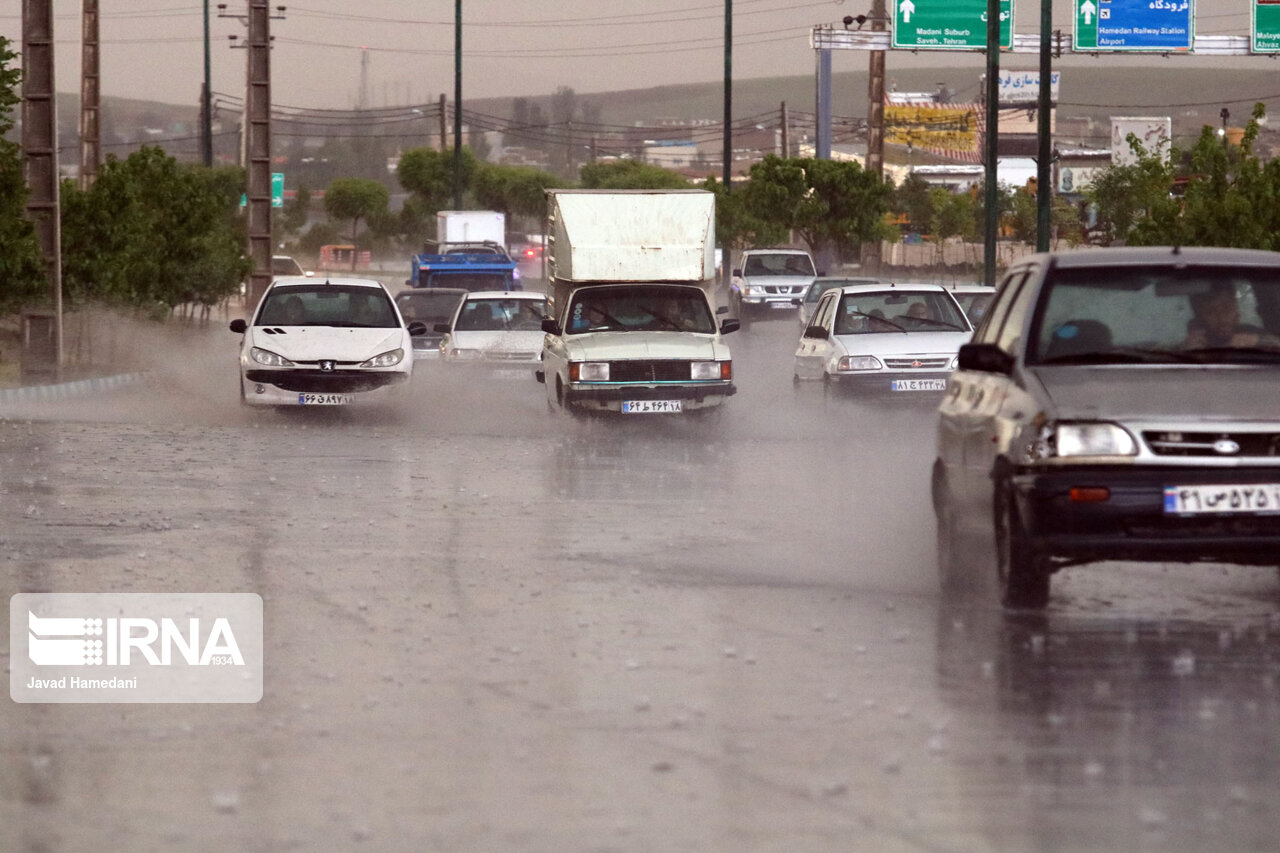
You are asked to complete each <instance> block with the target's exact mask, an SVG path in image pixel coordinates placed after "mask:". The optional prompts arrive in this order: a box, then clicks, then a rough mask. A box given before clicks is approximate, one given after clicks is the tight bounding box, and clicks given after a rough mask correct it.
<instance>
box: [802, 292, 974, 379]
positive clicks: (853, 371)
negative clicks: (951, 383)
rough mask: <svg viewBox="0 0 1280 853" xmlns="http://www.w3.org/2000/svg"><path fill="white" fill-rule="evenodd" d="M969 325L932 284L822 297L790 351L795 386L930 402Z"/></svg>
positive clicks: (953, 363) (948, 297) (955, 305)
mask: <svg viewBox="0 0 1280 853" xmlns="http://www.w3.org/2000/svg"><path fill="white" fill-rule="evenodd" d="M972 335H973V326H972V324H971V323H970V322H969V320H968V318H967V317H965V314H964V312H963V311H962V310H960V305H959V304H958V303H957V302H956V300H955V299H954V298H953V297H952V295H951V294H950V293H949V292H948V291H947V289H946V288H944V287H943V286H942V285H938V284H856V285H850V286H847V287H838V288H833V289H831V290H828V291H827V292H826V293H824V294H822V297H821V298H820V299H819V301H818V306H817V308H815V309H814V312H813V317H812V318H811V319H810V320H809V325H808V326H806V327H805V330H804V332H803V334H802V335H801V336H800V342H799V344H798V345H797V347H796V356H795V381H796V384H799V383H800V382H801V381H802V380H812V379H820V380H822V381H823V383H824V385H825V387H826V389H827V390H828V391H831V392H835V391H841V392H847V393H849V394H850V395H852V396H853V397H854V398H855V399H857V398H862V399H876V398H879V399H889V398H899V399H903V400H921V401H926V402H932V403H936V402H937V401H938V400H939V399H940V398H941V397H942V393H943V392H944V391H945V390H946V388H947V377H948V375H950V373H951V371H952V370H953V369H954V368H955V366H956V356H957V354H958V353H959V351H960V346H961V345H962V344H966V343H968V342H969V338H970V337H971V336H972Z"/></svg>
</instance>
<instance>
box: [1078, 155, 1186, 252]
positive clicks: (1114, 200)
mask: <svg viewBox="0 0 1280 853" xmlns="http://www.w3.org/2000/svg"><path fill="white" fill-rule="evenodd" d="M1130 142H1131V144H1132V145H1134V146H1135V148H1136V150H1137V152H1138V154H1139V157H1138V162H1137V163H1135V164H1133V165H1124V166H1112V167H1111V168H1109V169H1105V170H1103V171H1102V172H1101V173H1100V174H1098V176H1097V177H1096V178H1094V181H1093V186H1091V187H1090V188H1089V190H1088V192H1087V193H1086V197H1087V198H1088V199H1089V202H1090V203H1091V204H1092V205H1093V207H1094V210H1095V211H1096V212H1097V217H1098V227H1099V229H1100V230H1101V231H1102V232H1103V234H1105V235H1106V236H1105V238H1104V242H1106V243H1107V244H1111V243H1113V242H1116V241H1119V242H1122V243H1123V242H1125V241H1127V240H1128V239H1129V237H1130V235H1131V233H1132V232H1133V229H1134V227H1135V226H1136V225H1137V224H1138V222H1139V221H1141V220H1142V219H1145V218H1146V217H1147V216H1149V215H1150V214H1152V213H1153V212H1154V211H1156V210H1157V209H1158V208H1160V207H1162V206H1164V205H1166V204H1167V203H1168V199H1169V191H1170V189H1171V188H1172V186H1173V178H1174V171H1173V166H1172V161H1171V159H1170V160H1165V159H1164V158H1162V157H1160V156H1158V155H1155V154H1148V153H1147V152H1145V151H1143V150H1142V146H1141V145H1139V144H1138V143H1137V141H1136V140H1135V139H1134V138H1133V137H1132V136H1131V137H1130Z"/></svg>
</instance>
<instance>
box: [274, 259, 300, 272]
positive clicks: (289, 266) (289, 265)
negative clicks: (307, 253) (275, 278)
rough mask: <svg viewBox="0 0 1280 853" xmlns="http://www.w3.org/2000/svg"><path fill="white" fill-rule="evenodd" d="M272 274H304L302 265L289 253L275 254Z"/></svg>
mask: <svg viewBox="0 0 1280 853" xmlns="http://www.w3.org/2000/svg"><path fill="white" fill-rule="evenodd" d="M271 274H272V275H302V274H303V272H302V266H301V265H300V264H299V263H298V262H297V261H295V260H294V259H293V258H291V257H289V256H288V255H275V256H274V257H272V258H271Z"/></svg>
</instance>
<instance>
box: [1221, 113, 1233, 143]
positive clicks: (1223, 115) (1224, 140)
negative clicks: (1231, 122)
mask: <svg viewBox="0 0 1280 853" xmlns="http://www.w3.org/2000/svg"><path fill="white" fill-rule="evenodd" d="M1218 117H1219V118H1221V119H1222V129H1221V130H1219V131H1218V135H1219V136H1221V137H1222V147H1223V148H1227V147H1228V144H1227V119H1229V118H1231V110H1229V109H1227V108H1226V107H1223V108H1222V111H1221V112H1220V113H1218Z"/></svg>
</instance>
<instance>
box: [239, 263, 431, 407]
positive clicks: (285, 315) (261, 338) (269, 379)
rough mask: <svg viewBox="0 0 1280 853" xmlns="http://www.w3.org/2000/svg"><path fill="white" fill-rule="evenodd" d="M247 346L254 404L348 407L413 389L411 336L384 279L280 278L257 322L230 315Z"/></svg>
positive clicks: (243, 383)
mask: <svg viewBox="0 0 1280 853" xmlns="http://www.w3.org/2000/svg"><path fill="white" fill-rule="evenodd" d="M231 331H233V332H237V333H239V334H243V335H244V342H243V343H242V344H241V347H240V400H241V402H243V403H245V404H246V405H251V406H344V405H347V404H350V403H352V402H354V401H356V400H357V399H360V400H366V399H367V400H379V399H387V398H388V397H389V396H390V395H393V394H395V393H397V392H399V391H403V390H404V389H405V388H407V387H408V385H407V383H408V380H409V377H410V375H411V374H412V372H413V343H412V340H411V336H412V335H415V334H424V333H425V332H426V326H425V325H423V324H422V323H417V322H415V323H410V324H409V326H408V327H406V326H405V323H404V319H403V318H402V317H401V315H400V311H399V310H398V309H397V308H396V304H395V302H394V301H393V300H392V299H391V296H390V294H389V293H387V290H386V288H385V287H383V286H382V284H381V283H379V282H376V281H370V280H366V279H355V278H330V279H318V278H304V277H301V276H297V277H288V278H277V279H276V280H275V281H273V282H272V283H271V286H270V287H268V288H267V291H266V293H264V294H263V296H262V300H261V301H260V302H259V303H258V307H257V309H255V310H254V312H253V318H252V321H251V322H249V323H246V322H245V321H244V320H233V321H231Z"/></svg>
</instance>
